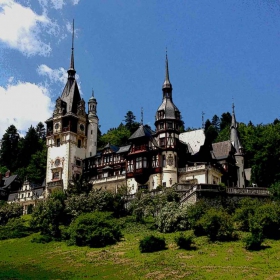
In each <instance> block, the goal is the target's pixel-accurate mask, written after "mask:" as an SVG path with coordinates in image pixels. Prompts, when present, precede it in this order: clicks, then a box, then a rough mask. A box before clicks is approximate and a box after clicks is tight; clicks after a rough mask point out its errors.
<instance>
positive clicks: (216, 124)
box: [211, 115, 221, 132]
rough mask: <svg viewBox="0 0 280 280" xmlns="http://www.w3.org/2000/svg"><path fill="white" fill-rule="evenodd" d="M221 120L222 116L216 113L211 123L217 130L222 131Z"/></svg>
mask: <svg viewBox="0 0 280 280" xmlns="http://www.w3.org/2000/svg"><path fill="white" fill-rule="evenodd" d="M220 122H221V121H220V118H219V117H218V116H217V115H214V116H213V118H212V122H211V123H212V125H213V127H214V128H215V129H216V131H217V132H218V131H220Z"/></svg>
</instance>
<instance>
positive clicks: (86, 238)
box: [69, 212, 122, 248]
mask: <svg viewBox="0 0 280 280" xmlns="http://www.w3.org/2000/svg"><path fill="white" fill-rule="evenodd" d="M69 235H70V244H75V245H78V246H89V247H94V248H98V247H104V246H107V245H112V244H115V243H116V242H117V241H119V240H120V239H121V237H122V233H121V231H120V228H119V226H118V225H117V224H116V222H115V220H114V219H113V218H112V216H111V214H110V213H108V212H93V213H86V214H81V215H80V216H78V217H77V218H76V219H75V220H74V221H73V222H72V223H71V224H70V226H69Z"/></svg>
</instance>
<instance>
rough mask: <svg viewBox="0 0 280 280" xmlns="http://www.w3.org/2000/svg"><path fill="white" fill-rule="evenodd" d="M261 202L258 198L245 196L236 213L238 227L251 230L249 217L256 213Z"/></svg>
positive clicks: (235, 218)
mask: <svg viewBox="0 0 280 280" xmlns="http://www.w3.org/2000/svg"><path fill="white" fill-rule="evenodd" d="M259 206H260V202H259V201H258V200H256V199H252V198H245V199H242V200H241V202H240V206H239V208H237V209H236V211H235V213H234V220H235V221H236V222H237V228H238V229H239V230H242V231H249V230H250V227H249V217H250V216H251V215H254V213H255V211H256V210H257V208H258V207H259Z"/></svg>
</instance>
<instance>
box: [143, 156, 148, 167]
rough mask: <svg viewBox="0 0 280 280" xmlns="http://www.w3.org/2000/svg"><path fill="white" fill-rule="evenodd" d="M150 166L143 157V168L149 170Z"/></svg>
mask: <svg viewBox="0 0 280 280" xmlns="http://www.w3.org/2000/svg"><path fill="white" fill-rule="evenodd" d="M147 167H148V165H147V158H146V157H143V168H147Z"/></svg>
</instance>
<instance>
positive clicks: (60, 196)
mask: <svg viewBox="0 0 280 280" xmlns="http://www.w3.org/2000/svg"><path fill="white" fill-rule="evenodd" d="M64 200H65V194H64V193H63V192H62V191H58V190H57V191H56V190H55V191H53V192H52V193H51V195H50V196H49V197H48V199H47V200H46V201H42V202H39V203H38V204H37V205H36V207H35V209H34V211H33V213H32V218H31V221H30V225H31V227H32V228H33V229H37V230H40V231H41V233H42V234H43V235H48V236H51V237H54V238H59V237H60V235H61V232H60V228H59V225H60V224H62V223H65V222H67V221H68V220H67V216H66V214H65V211H64V210H65V203H64Z"/></svg>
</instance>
